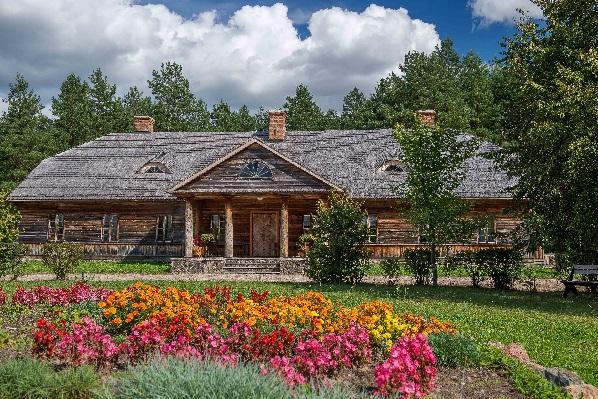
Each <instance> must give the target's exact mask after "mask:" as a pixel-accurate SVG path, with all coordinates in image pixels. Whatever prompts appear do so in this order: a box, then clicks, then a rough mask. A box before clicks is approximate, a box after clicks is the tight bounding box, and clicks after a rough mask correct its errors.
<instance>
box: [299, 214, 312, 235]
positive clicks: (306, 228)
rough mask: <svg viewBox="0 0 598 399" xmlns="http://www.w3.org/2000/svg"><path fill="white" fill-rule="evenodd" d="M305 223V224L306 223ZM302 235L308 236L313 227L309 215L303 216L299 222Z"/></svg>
mask: <svg viewBox="0 0 598 399" xmlns="http://www.w3.org/2000/svg"><path fill="white" fill-rule="evenodd" d="M306 222H307V223H306ZM301 227H302V228H303V233H304V234H309V233H310V232H311V229H312V227H313V216H312V215H311V214H305V215H303V221H302V222H301Z"/></svg>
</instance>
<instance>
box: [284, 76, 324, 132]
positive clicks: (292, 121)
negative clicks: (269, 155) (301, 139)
mask: <svg viewBox="0 0 598 399" xmlns="http://www.w3.org/2000/svg"><path fill="white" fill-rule="evenodd" d="M283 108H284V110H285V111H286V112H287V128H288V129H289V130H320V129H322V128H323V127H324V116H323V115H322V110H321V109H320V107H318V105H317V104H316V102H315V101H314V99H313V96H312V95H311V93H310V92H309V89H308V88H307V86H305V85H304V84H300V85H299V86H297V89H296V90H295V96H294V97H292V96H288V97H287V100H286V102H285V103H284V105H283Z"/></svg>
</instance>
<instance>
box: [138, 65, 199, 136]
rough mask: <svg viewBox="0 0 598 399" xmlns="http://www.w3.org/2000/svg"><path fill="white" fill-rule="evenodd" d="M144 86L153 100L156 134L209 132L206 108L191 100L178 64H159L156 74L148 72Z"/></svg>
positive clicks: (188, 88) (187, 82) (191, 96)
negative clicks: (146, 84) (160, 132)
mask: <svg viewBox="0 0 598 399" xmlns="http://www.w3.org/2000/svg"><path fill="white" fill-rule="evenodd" d="M148 85H149V87H150V89H151V90H152V94H153V96H154V98H155V100H156V103H155V105H154V118H155V119H156V125H157V126H156V127H157V130H162V131H167V132H173V131H180V132H188V131H194V130H195V131H201V130H208V129H209V128H210V113H209V112H208V110H207V107H206V104H205V103H204V102H203V101H202V100H198V99H196V98H195V96H194V95H193V93H192V92H191V89H190V87H189V80H187V78H185V76H184V75H183V68H182V67H181V66H180V65H179V64H177V63H175V62H167V63H165V64H162V66H161V67H160V70H154V71H153V72H152V79H151V80H148Z"/></svg>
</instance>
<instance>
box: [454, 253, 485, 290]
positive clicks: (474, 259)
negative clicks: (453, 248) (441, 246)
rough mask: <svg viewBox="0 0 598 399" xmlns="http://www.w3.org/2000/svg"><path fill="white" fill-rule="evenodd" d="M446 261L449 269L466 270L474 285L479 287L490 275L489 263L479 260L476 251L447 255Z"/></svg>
mask: <svg viewBox="0 0 598 399" xmlns="http://www.w3.org/2000/svg"><path fill="white" fill-rule="evenodd" d="M444 263H445V265H446V267H447V269H448V270H455V269H463V270H465V272H466V273H467V275H468V276H469V278H470V279H471V285H473V286H474V287H479V286H480V283H481V282H482V281H484V279H486V278H487V277H488V264H487V263H485V262H481V263H480V262H479V261H478V256H477V252H476V251H462V252H457V253H455V254H452V255H449V256H447V257H446V258H445V259H444Z"/></svg>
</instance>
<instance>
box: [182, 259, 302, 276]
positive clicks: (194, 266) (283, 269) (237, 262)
mask: <svg viewBox="0 0 598 399" xmlns="http://www.w3.org/2000/svg"><path fill="white" fill-rule="evenodd" d="M304 268H305V259H303V258H278V259H274V258H256V259H252V258H222V257H218V258H175V259H172V261H171V272H172V273H206V274H207V273H255V274H260V273H280V274H303V270H304Z"/></svg>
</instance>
